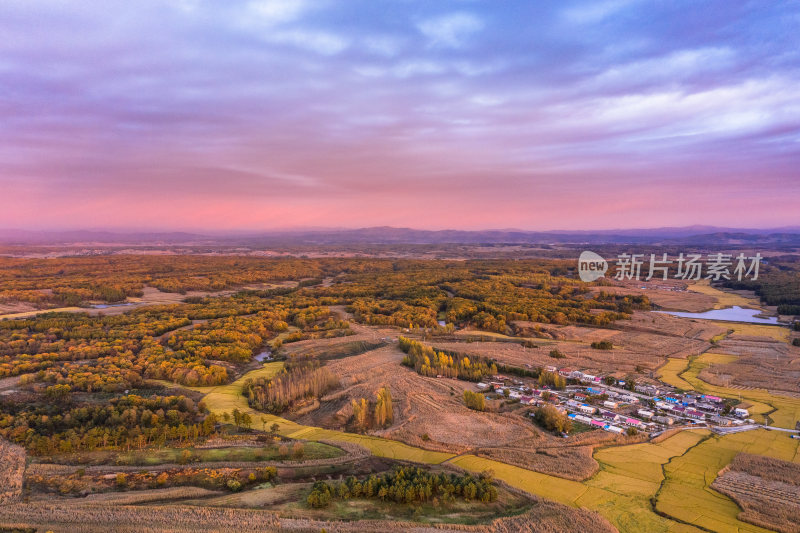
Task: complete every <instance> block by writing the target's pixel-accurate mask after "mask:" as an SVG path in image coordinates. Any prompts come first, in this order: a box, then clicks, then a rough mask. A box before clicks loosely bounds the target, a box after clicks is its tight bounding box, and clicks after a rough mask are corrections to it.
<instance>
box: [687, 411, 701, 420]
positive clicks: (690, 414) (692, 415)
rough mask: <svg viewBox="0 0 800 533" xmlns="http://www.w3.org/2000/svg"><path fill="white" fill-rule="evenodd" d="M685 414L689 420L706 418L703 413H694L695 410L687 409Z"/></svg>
mask: <svg viewBox="0 0 800 533" xmlns="http://www.w3.org/2000/svg"><path fill="white" fill-rule="evenodd" d="M685 414H686V416H688V417H689V418H699V419H703V418H705V417H706V415H705V413H701V412H700V411H696V410H695V409H687V410H686V413H685Z"/></svg>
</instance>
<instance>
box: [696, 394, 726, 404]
mask: <svg viewBox="0 0 800 533" xmlns="http://www.w3.org/2000/svg"><path fill="white" fill-rule="evenodd" d="M700 398H702V399H703V400H705V401H707V402H714V403H722V398H720V397H719V396H711V395H709V394H703V395H702V396H700Z"/></svg>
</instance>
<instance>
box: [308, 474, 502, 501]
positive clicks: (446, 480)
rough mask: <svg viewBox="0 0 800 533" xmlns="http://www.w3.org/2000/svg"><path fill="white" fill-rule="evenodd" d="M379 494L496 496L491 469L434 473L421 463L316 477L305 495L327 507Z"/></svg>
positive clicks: (393, 497)
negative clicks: (360, 474) (337, 478)
mask: <svg viewBox="0 0 800 533" xmlns="http://www.w3.org/2000/svg"><path fill="white" fill-rule="evenodd" d="M354 498H366V499H371V498H376V499H379V500H381V501H384V502H394V503H398V504H412V503H426V502H436V503H438V502H442V503H448V502H453V501H455V500H456V498H463V499H464V501H467V502H469V501H479V502H483V503H489V502H493V501H495V500H496V499H497V488H496V487H495V486H494V480H493V475H492V474H491V472H483V473H482V474H480V475H479V476H478V477H475V476H472V475H471V474H463V475H458V474H447V473H444V472H441V473H438V474H437V473H433V472H430V471H428V470H424V469H422V468H419V467H413V466H406V467H397V468H395V469H394V470H393V471H391V472H388V473H385V474H383V475H380V476H378V475H375V474H372V475H370V476H369V477H367V478H362V479H360V480H359V479H357V478H355V477H354V476H350V477H348V478H347V479H346V480H345V481H343V482H341V483H336V484H334V483H329V482H326V481H317V482H316V483H314V485H313V487H312V489H311V493H310V494H309V495H308V497H307V499H306V503H307V504H308V505H309V506H310V507H317V508H318V507H326V506H328V505H329V504H330V502H331V501H332V500H333V499H341V500H348V499H354Z"/></svg>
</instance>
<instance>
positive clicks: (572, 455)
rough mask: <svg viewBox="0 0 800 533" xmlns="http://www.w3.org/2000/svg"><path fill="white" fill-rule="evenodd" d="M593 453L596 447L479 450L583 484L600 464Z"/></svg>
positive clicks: (495, 457)
mask: <svg viewBox="0 0 800 533" xmlns="http://www.w3.org/2000/svg"><path fill="white" fill-rule="evenodd" d="M593 450H594V448H593V447H592V446H570V447H561V448H539V449H529V448H492V449H482V450H479V451H478V454H479V455H480V456H481V457H488V458H489V459H494V460H497V461H502V462H504V463H508V464H513V465H516V466H521V467H522V468H527V469H529V470H534V471H536V472H541V473H543V474H550V475H551V476H557V477H563V478H565V479H571V480H573V481H583V480H585V479H588V478H590V477H591V476H593V475H594V474H595V472H597V469H598V468H599V465H598V464H597V461H595V460H594V458H592V452H593Z"/></svg>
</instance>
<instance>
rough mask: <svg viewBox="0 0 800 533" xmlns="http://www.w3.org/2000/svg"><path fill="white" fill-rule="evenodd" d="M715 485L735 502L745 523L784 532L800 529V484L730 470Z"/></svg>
mask: <svg viewBox="0 0 800 533" xmlns="http://www.w3.org/2000/svg"><path fill="white" fill-rule="evenodd" d="M711 487H712V488H713V489H714V490H716V491H718V492H721V493H722V494H724V495H726V496H728V497H729V498H731V499H732V500H733V501H735V502H736V503H737V504H738V505H739V507H741V508H742V512H741V513H739V514H738V516H737V518H739V520H742V521H744V522H748V523H750V524H754V525H756V526H761V527H764V528H767V529H774V530H776V531H780V532H781V533H798V532H800V487H798V486H797V485H790V484H787V483H782V482H779V481H768V480H765V479H764V478H762V477H759V476H754V475H750V474H745V473H744V472H738V471H734V470H728V471H726V472H724V473H723V474H722V475H721V476H719V477H718V478H717V479H716V481H714V483H712V485H711Z"/></svg>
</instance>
